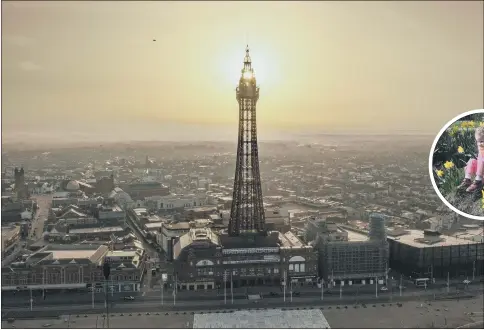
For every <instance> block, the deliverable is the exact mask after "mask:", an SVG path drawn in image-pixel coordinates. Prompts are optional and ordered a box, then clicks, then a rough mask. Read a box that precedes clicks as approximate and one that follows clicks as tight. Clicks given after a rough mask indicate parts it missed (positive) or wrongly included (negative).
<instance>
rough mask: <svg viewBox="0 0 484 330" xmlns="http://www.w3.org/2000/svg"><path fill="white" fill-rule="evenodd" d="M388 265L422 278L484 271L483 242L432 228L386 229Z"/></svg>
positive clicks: (469, 274)
mask: <svg viewBox="0 0 484 330" xmlns="http://www.w3.org/2000/svg"><path fill="white" fill-rule="evenodd" d="M388 242H389V245H390V260H389V263H390V267H391V268H392V269H395V270H398V271H400V272H402V273H403V274H406V275H409V276H413V277H423V278H431V277H433V278H446V277H447V276H448V275H449V276H450V277H459V276H469V277H471V276H472V275H473V274H474V275H475V276H478V275H482V274H484V271H483V270H484V269H483V268H484V264H483V260H484V243H483V242H482V240H481V241H479V240H476V239H475V237H473V239H464V238H461V237H459V236H458V235H457V236H446V235H441V234H440V233H439V232H437V231H432V230H425V231H421V230H403V229H392V230H389V231H388Z"/></svg>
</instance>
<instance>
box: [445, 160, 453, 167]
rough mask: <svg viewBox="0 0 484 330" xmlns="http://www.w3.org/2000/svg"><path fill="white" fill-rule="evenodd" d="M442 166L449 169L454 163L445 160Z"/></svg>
mask: <svg viewBox="0 0 484 330" xmlns="http://www.w3.org/2000/svg"><path fill="white" fill-rule="evenodd" d="M444 167H445V168H446V169H451V168H452V167H454V163H452V162H450V161H446V162H445V163H444Z"/></svg>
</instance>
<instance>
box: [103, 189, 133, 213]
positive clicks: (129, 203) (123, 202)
mask: <svg viewBox="0 0 484 330" xmlns="http://www.w3.org/2000/svg"><path fill="white" fill-rule="evenodd" d="M109 198H110V199H112V200H113V201H114V202H115V203H116V204H117V205H120V206H121V207H123V208H132V207H134V206H135V202H134V201H133V199H131V196H130V195H129V194H128V193H126V192H125V191H124V190H123V189H121V188H119V187H116V188H114V189H113V190H112V191H111V194H110V195H109Z"/></svg>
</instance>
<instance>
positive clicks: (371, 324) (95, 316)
mask: <svg viewBox="0 0 484 330" xmlns="http://www.w3.org/2000/svg"><path fill="white" fill-rule="evenodd" d="M483 298H484V297H483V296H482V294H481V295H478V296H476V297H474V298H470V299H464V300H432V301H429V300H418V301H406V302H403V303H400V304H395V303H375V304H371V305H370V304H367V305H362V304H360V305H346V306H344V305H342V304H327V305H325V306H323V307H316V306H315V305H309V306H308V304H306V306H304V307H298V306H296V305H288V306H285V307H277V306H271V307H268V308H267V309H274V308H275V309H280V310H292V311H294V312H297V310H298V309H299V310H302V311H304V310H308V309H320V310H321V311H322V313H323V315H324V317H325V318H326V320H327V321H328V323H329V325H330V327H331V328H377V329H383V328H408V329H415V328H457V327H462V326H465V325H468V324H476V323H477V324H478V322H482V318H483V313H482V310H483ZM238 307H239V306H237V307H235V306H230V307H229V309H225V310H222V309H223V308H221V307H219V308H217V310H213V311H211V312H208V313H210V314H213V313H225V315H227V314H226V313H229V314H233V315H235V314H236V311H237V310H239V309H240V308H238ZM254 309H256V310H258V311H259V312H261V311H263V310H264V309H266V308H261V306H252V310H254ZM204 310H205V311H204ZM204 313H207V311H206V308H199V309H198V310H197V309H192V310H191V311H168V310H167V311H160V310H159V309H158V310H148V309H145V310H144V311H142V312H134V311H131V312H130V311H128V312H117V311H116V312H111V313H110V314H109V327H110V328H192V327H193V320H194V316H195V315H200V314H204ZM227 316H229V315H227ZM42 327H44V328H55V329H61V328H62V329H66V328H85V329H94V328H103V327H107V320H106V317H105V314H102V313H92V314H65V315H62V316H60V317H51V318H48V317H45V318H42V319H40V318H38V319H28V320H27V319H25V320H24V319H15V320H12V322H8V321H6V320H4V321H2V328H5V329H9V328H10V329H11V328H21V329H29V328H30V329H31V328H42ZM248 327H249V328H257V326H256V325H253V326H248ZM311 328H319V325H318V324H315V325H314V326H312V327H311Z"/></svg>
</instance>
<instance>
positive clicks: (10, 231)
mask: <svg viewBox="0 0 484 330" xmlns="http://www.w3.org/2000/svg"><path fill="white" fill-rule="evenodd" d="M19 240H20V226H9V227H2V260H3V257H4V256H6V255H8V254H10V253H11V252H12V251H13V250H14V249H15V247H16V246H17V244H18V242H19Z"/></svg>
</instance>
